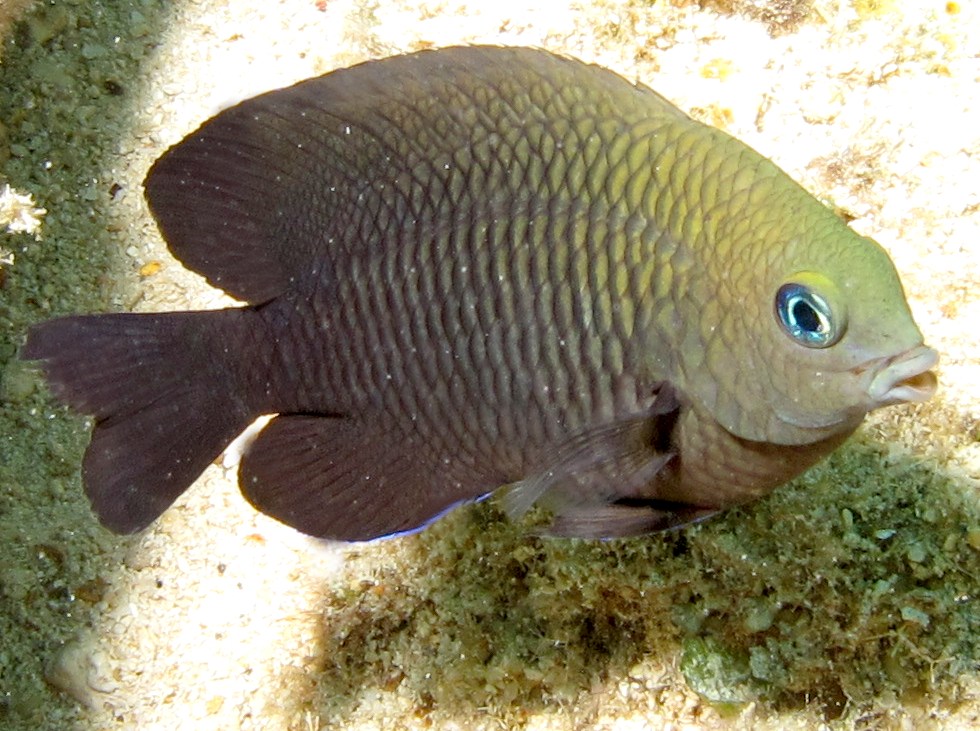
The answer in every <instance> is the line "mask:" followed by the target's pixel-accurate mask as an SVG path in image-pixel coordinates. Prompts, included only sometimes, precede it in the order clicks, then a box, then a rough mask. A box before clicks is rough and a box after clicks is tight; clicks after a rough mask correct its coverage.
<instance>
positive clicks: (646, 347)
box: [22, 47, 936, 540]
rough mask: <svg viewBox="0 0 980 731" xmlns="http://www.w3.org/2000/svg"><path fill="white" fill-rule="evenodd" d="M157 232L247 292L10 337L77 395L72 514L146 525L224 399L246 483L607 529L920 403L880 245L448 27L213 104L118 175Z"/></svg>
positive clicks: (660, 121) (380, 513)
mask: <svg viewBox="0 0 980 731" xmlns="http://www.w3.org/2000/svg"><path fill="white" fill-rule="evenodd" d="M145 188H146V195H147V200H148V202H149V205H150V208H151V211H152V212H153V214H154V216H155V218H156V220H157V222H158V224H159V226H160V229H161V231H162V233H163V235H164V237H165V239H166V240H167V242H168V245H169V247H170V249H171V251H172V252H173V253H174V255H175V256H176V257H177V258H178V259H180V260H181V261H182V262H183V263H184V264H185V265H187V266H188V267H189V268H190V269H193V270H194V271H197V272H199V273H201V274H202V275H204V276H205V277H206V278H207V280H208V281H209V282H210V283H212V284H213V285H215V286H217V287H220V288H222V289H224V290H225V291H227V292H229V293H230V294H232V295H234V296H235V297H237V298H239V299H240V300H242V301H244V302H245V303H247V304H246V306H243V307H240V308H231V309H227V310H221V311H213V312H193V313H161V314H147V315H140V314H115V315H92V316H75V317H68V318H62V319H58V320H53V321H50V322H47V323H43V324H41V325H38V326H35V327H34V328H33V329H32V330H31V332H30V335H29V338H28V341H27V343H26V345H25V347H24V350H23V353H22V357H25V358H28V359H36V360H40V361H42V367H43V368H44V369H45V371H46V374H47V377H48V380H49V382H50V384H51V386H52V389H53V391H54V393H55V394H56V395H57V396H59V397H60V398H62V399H63V400H65V401H66V402H67V403H69V404H70V405H72V406H73V407H74V408H76V409H77V410H79V411H81V412H83V413H89V414H92V415H94V417H95V429H94V432H93V438H92V443H91V444H90V446H89V448H88V451H87V453H86V457H85V461H84V464H83V477H84V482H85V486H86V490H87V492H88V495H89V497H90V499H91V501H92V503H93V507H94V509H95V511H96V513H97V514H98V515H99V516H100V518H101V519H102V521H103V522H104V523H105V524H106V525H107V526H109V527H110V528H112V529H114V530H117V531H123V532H129V531H134V530H138V529H141V528H143V527H145V526H146V525H148V524H149V523H150V522H152V521H153V520H154V519H155V518H156V517H157V516H158V515H159V514H160V513H161V512H162V511H163V510H165V509H166V507H167V506H169V505H170V504H171V503H172V502H173V500H175V499H176V497H177V496H179V495H180V493H181V492H182V491H183V490H184V489H186V487H187V486H188V485H189V484H190V483H191V482H192V481H193V480H194V479H195V478H196V477H197V476H198V474H200V472H201V471H202V470H203V469H204V468H205V467H206V466H207V464H209V463H210V462H211V461H212V460H213V459H214V458H215V457H216V456H217V455H218V454H220V452H221V451H222V450H223V449H224V447H225V446H226V445H227V443H228V442H229V441H230V440H232V439H233V438H234V437H235V436H236V435H237V434H239V433H240V432H241V431H242V430H243V429H244V428H245V427H246V426H247V425H248V424H249V423H250V422H251V421H252V420H254V419H255V418H256V417H257V416H259V415H262V414H276V415H277V416H275V418H273V419H272V421H271V422H270V423H269V424H268V425H267V426H266V427H265V428H264V429H263V430H262V431H261V432H260V433H259V435H258V437H257V438H256V439H255V441H254V442H253V443H252V444H251V445H250V447H249V449H248V451H247V452H246V454H245V455H244V457H243V460H242V463H241V466H240V470H239V482H240V486H241V489H242V491H243V493H244V494H245V496H246V497H247V499H248V500H249V501H250V502H252V503H253V504H254V505H255V506H256V507H257V508H258V509H260V510H262V511H264V512H266V513H269V514H270V515H273V516H274V517H276V518H278V519H279V520H282V521H283V522H285V523H287V524H289V525H291V526H294V527H296V528H298V529H299V530H302V531H304V532H307V533H310V534H312V535H317V536H324V537H330V538H336V539H342V540H367V539H372V538H377V537H381V536H389V535H397V534H400V533H404V532H410V531H413V530H417V529H419V528H421V527H423V526H425V525H426V524H428V523H429V522H431V521H432V520H433V519H435V518H436V517H438V516H439V515H441V514H443V513H444V512H446V511H447V510H449V509H450V508H452V507H453V506H455V505H458V504H459V503H462V502H466V501H471V500H476V499H480V498H482V497H484V496H486V495H488V494H490V493H492V492H494V491H495V490H497V489H498V488H500V487H501V486H507V487H506V490H507V492H506V495H505V498H504V500H505V505H507V506H508V509H509V510H510V511H511V512H513V513H520V512H521V511H523V510H526V509H527V508H528V507H530V506H531V505H533V504H535V503H539V502H540V503H542V504H545V505H547V506H549V507H550V508H551V509H552V510H553V512H554V514H555V521H554V524H553V525H552V531H553V532H555V533H558V534H562V535H573V536H583V537H610V536H625V535H636V534H642V533H647V532H650V531H653V530H658V529H662V528H665V527H669V526H672V525H677V524H680V523H684V522H688V521H690V520H695V519H698V518H700V517H702V516H704V515H707V514H710V513H712V512H714V511H717V510H719V509H722V508H725V507H728V506H731V505H735V504H739V503H744V502H746V501H748V500H751V499H754V498H756V497H759V496H760V495H763V494H765V493H766V492H768V491H770V490H771V489H773V488H774V487H776V486H778V485H779V484H782V483H783V482H785V481H787V480H789V479H790V478H792V477H793V476H795V475H797V474H799V473H800V472H802V471H803V470H805V469H806V468H808V467H809V466H810V465H812V464H813V463H815V462H816V461H818V460H819V459H821V458H822V457H823V456H825V455H827V454H828V453H829V452H830V451H832V450H833V449H834V448H836V447H837V446H838V445H839V444H840V443H841V442H842V441H843V440H844V439H846V437H847V436H848V435H849V434H850V433H851V432H853V430H854V429H855V428H856V427H857V426H858V424H859V423H860V422H861V420H862V419H863V417H864V416H865V414H866V413H867V412H868V411H870V410H871V409H874V408H877V407H879V406H884V405H888V404H890V403H898V402H902V401H915V400H922V399H925V398H927V397H928V396H929V395H930V394H931V393H932V391H933V389H934V386H935V380H934V377H933V376H932V374H931V373H930V372H929V369H930V368H931V367H932V365H933V364H934V363H935V360H936V355H935V353H934V351H932V350H931V349H929V348H927V347H925V346H924V345H923V343H922V336H921V334H920V332H919V330H918V328H917V327H916V325H915V323H914V322H913V320H912V317H911V314H910V313H909V310H908V306H907V304H906V301H905V297H904V294H903V292H902V288H901V284H900V283H899V280H898V276H897V274H896V272H895V269H894V267H893V265H892V263H891V261H890V260H889V258H888V256H887V254H885V252H884V251H883V250H882V249H881V248H880V247H879V246H878V245H877V244H876V243H874V242H873V241H871V240H869V239H866V238H862V237H860V236H858V235H857V234H856V233H854V232H853V231H851V230H850V229H849V228H848V227H847V226H846V225H845V224H844V223H843V222H842V221H841V220H840V219H839V218H838V217H837V216H835V215H834V214H833V213H832V212H831V211H830V210H828V209H827V208H826V207H825V206H823V205H822V204H821V203H820V202H818V201H817V200H816V199H814V198H813V197H812V196H811V195H809V194H808V193H806V192H805V191H804V190H803V189H802V188H801V187H800V186H798V185H797V184H796V183H794V182H793V181H792V180H790V179H789V178H788V177H787V176H786V175H785V174H784V173H783V172H782V171H780V170H779V169H778V168H777V167H776V166H775V165H774V164H773V163H772V162H770V161H769V160H767V159H766V158H764V157H762V156H761V155H759V154H758V153H756V152H755V151H753V150H751V149H750V148H748V147H747V146H745V145H744V144H742V143H740V142H738V141H737V140H735V139H733V138H732V137H730V136H729V135H727V134H725V133H723V132H721V131H719V130H716V129H713V128H711V127H707V126H705V125H702V124H700V123H698V122H696V121H693V120H691V119H690V118H689V117H687V116H686V115H685V114H683V113H682V112H681V111H680V110H678V109H677V108H676V107H674V106H673V105H671V104H670V103H669V102H667V101H666V100H665V99H663V98H662V97H661V96H659V95H658V94H656V93H655V92H653V91H652V90H650V89H649V88H647V87H645V86H642V85H634V84H631V83H629V82H627V81H625V80H624V79H622V78H621V77H619V76H617V75H615V74H614V73H612V72H610V71H606V70H603V69H600V68H598V67H595V66H590V65H586V64H584V63H581V62H579V61H576V60H573V59H568V58H562V57H558V56H555V55H552V54H549V53H547V52H544V51H537V50H531V49H521V48H491V47H469V48H448V49H442V50H437V51H424V52H420V53H417V54H410V55H406V56H400V57H394V58H390V59H385V60H381V61H373V62H368V63H365V64H362V65H359V66H356V67H352V68H350V69H344V70H340V71H336V72H332V73H329V74H326V75H325V76H322V77H319V78H316V79H311V80H308V81H305V82H301V83H300V84H297V85H296V86H293V87H290V88H287V89H282V90H278V91H273V92H270V93H268V94H264V95H261V96H259V97H255V98H253V99H250V100H246V101H244V102H242V103H241V104H239V105H237V106H235V107H232V108H230V109H228V110H225V111H223V112H221V113H220V114H218V115H217V116H216V117H214V118H213V119H211V120H209V121H207V122H206V123H205V124H204V125H203V126H202V127H201V128H200V129H198V130H197V131H196V132H194V133H192V134H191V135H189V136H188V137H187V138H186V139H185V140H184V141H182V142H181V143H179V144H178V145H176V146H175V147H173V148H171V149H170V150H169V151H168V152H166V153H165V154H164V155H163V156H162V157H161V158H160V159H159V160H158V161H157V162H156V163H155V164H154V166H153V168H152V169H151V170H150V172H149V174H148V176H147V180H146V183H145Z"/></svg>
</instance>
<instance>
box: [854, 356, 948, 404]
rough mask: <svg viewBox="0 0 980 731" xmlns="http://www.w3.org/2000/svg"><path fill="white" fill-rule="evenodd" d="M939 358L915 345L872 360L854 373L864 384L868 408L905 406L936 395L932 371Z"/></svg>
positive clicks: (934, 378)
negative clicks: (892, 405) (901, 404)
mask: <svg viewBox="0 0 980 731" xmlns="http://www.w3.org/2000/svg"><path fill="white" fill-rule="evenodd" d="M938 362H939V354H938V353H937V352H936V351H935V350H933V349H932V348H930V347H928V346H926V345H921V344H920V345H917V346H915V347H913V348H910V349H909V350H906V351H903V352H901V353H898V354H897V355H892V356H888V357H885V358H875V359H873V360H870V361H866V362H865V363H863V364H861V365H860V366H858V367H857V368H855V369H854V373H855V374H856V375H859V376H863V378H862V380H865V382H866V383H867V386H866V389H865V393H866V394H867V396H868V399H869V401H870V402H871V408H875V409H876V408H879V407H881V406H889V405H891V404H900V403H906V402H915V403H918V402H921V401H926V400H928V399H929V398H931V397H932V395H933V394H934V393H935V392H936V385H937V380H936V374H935V373H933V372H932V370H931V369H932V368H933V367H934V366H935V365H936V363H938Z"/></svg>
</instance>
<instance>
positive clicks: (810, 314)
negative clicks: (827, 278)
mask: <svg viewBox="0 0 980 731" xmlns="http://www.w3.org/2000/svg"><path fill="white" fill-rule="evenodd" d="M776 319H778V320H779V324H780V325H782V327H783V330H784V331H786V334H787V335H789V336H790V337H791V338H793V340H795V341H796V342H798V343H799V344H800V345H803V346H805V347H807V348H826V347H829V346H831V345H833V344H834V343H836V342H837V341H838V340H840V337H841V335H843V334H844V328H843V323H842V322H840V321H839V320H837V319H835V317H834V312H833V311H832V310H831V308H830V304H829V303H828V302H827V300H826V299H824V298H823V297H821V296H820V295H819V294H817V292H815V291H814V290H813V288H811V287H808V286H807V285H805V284H800V283H798V282H790V283H788V284H784V285H783V286H782V287H780V288H779V291H778V292H776Z"/></svg>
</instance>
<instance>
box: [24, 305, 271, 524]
mask: <svg viewBox="0 0 980 731" xmlns="http://www.w3.org/2000/svg"><path fill="white" fill-rule="evenodd" d="M246 314H248V310H236V309H231V310H221V311H215V312H181V313H166V314H156V315H142V314H114V315H89V316H78V317H65V318H61V319H57V320H51V321H49V322H45V323H42V324H40V325H36V326H35V327H33V328H31V331H30V333H29V335H28V338H27V343H26V344H25V345H24V348H23V349H22V351H21V356H20V357H21V358H23V359H25V360H39V361H41V367H42V368H43V369H44V372H45V374H46V376H47V379H48V383H49V384H50V387H51V390H52V392H53V393H54V394H55V396H57V397H58V398H59V399H60V400H62V401H64V402H65V403H67V404H68V405H70V406H71V407H73V408H74V409H75V410H77V411H79V412H81V413H84V414H91V415H92V416H94V417H95V430H94V431H93V433H92V441H91V443H90V444H89V446H88V450H87V451H86V452H85V459H84V462H83V465H82V475H83V481H84V483H85V492H86V494H87V495H88V497H89V500H90V501H91V503H92V508H93V509H94V511H95V512H96V514H97V515H98V516H99V519H100V520H101V521H102V523H103V524H104V525H105V526H106V527H108V528H109V529H111V530H113V531H116V532H118V533H132V532H134V531H137V530H140V529H142V528H145V527H146V526H147V525H149V524H150V523H152V522H153V521H154V520H155V519H156V518H157V517H158V516H159V515H160V514H161V513H162V512H163V511H164V510H166V509H167V508H168V507H169V506H170V505H171V503H173V501H174V500H176V499H177V498H178V497H179V496H180V494H181V493H182V492H184V490H186V489H187V487H189V486H190V484H191V483H192V482H193V481H194V480H195V479H196V478H197V477H198V475H200V474H201V472H203V471H204V469H205V468H206V467H207V466H208V465H209V464H210V463H211V462H212V461H213V460H214V459H215V458H216V457H217V456H218V455H219V454H221V451H222V450H223V449H224V448H225V446H227V444H228V443H229V442H230V441H231V440H232V439H234V438H235V436H236V435H238V434H239V433H240V432H241V431H242V430H243V429H244V428H245V427H246V426H248V424H249V422H250V421H251V420H252V418H254V417H253V415H251V414H250V413H249V412H248V409H247V408H246V407H245V406H244V399H243V398H242V394H241V393H238V392H237V391H238V388H237V384H238V383H239V382H240V379H239V378H238V377H237V375H236V373H235V371H234V369H233V363H234V361H232V360H230V359H229V358H228V357H227V356H224V355H223V352H227V350H226V346H227V345H229V344H234V343H235V342H236V335H235V333H236V332H238V331H240V328H239V327H237V326H236V325H237V324H238V323H239V322H240V320H241V318H242V317H243V316H244V315H246Z"/></svg>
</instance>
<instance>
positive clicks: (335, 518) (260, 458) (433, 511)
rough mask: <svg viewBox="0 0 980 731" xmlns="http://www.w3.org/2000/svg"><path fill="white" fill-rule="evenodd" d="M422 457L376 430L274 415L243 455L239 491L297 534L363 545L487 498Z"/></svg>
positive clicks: (348, 422)
mask: <svg viewBox="0 0 980 731" xmlns="http://www.w3.org/2000/svg"><path fill="white" fill-rule="evenodd" d="M425 454H426V451H425V450H424V449H422V448H420V445H418V444H415V443H414V442H412V441H411V440H410V439H409V438H407V437H406V436H405V435H403V434H400V433H396V432H393V431H389V430H387V429H385V428H384V427H383V425H373V424H366V423H364V422H362V421H359V420H355V419H351V418H346V417H340V416H326V415H306V414H289V415H281V416H277V417H276V418H274V419H273V420H272V421H271V422H269V424H268V425H267V426H266V427H265V428H264V429H263V430H262V431H261V432H260V433H259V435H258V436H257V437H256V439H255V441H254V442H253V443H252V444H251V445H250V447H249V448H248V450H247V451H246V453H245V455H244V457H243V458H242V462H241V466H240V468H239V478H238V479H239V486H240V487H241V490H242V493H243V494H244V495H245V497H246V499H247V500H248V501H249V502H250V503H251V504H252V505H253V506H255V507H256V508H257V509H258V510H260V511H262V512H263V513H266V514H267V515H270V516H272V517H273V518H276V519H277V520H279V521H281V522H283V523H285V524H287V525H289V526H291V527H293V528H296V529H297V530H300V531H302V532H304V533H307V534H309V535H313V536H317V537H321V538H330V539H334V540H341V541H368V540H373V539H375V538H382V537H389V536H395V535H401V534H405V533H411V532H415V531H417V530H420V529H422V528H424V527H425V526H427V525H428V524H430V523H431V522H433V521H434V520H436V519H437V518H439V517H441V516H442V515H443V514H445V513H446V512H448V511H449V510H450V509H451V508H453V507H455V506H456V505H458V504H459V503H462V502H466V501H469V500H475V499H477V498H479V497H481V496H482V495H483V494H485V493H486V492H489V489H484V488H483V487H482V486H481V485H478V484H476V482H477V481H475V480H474V484H471V485H462V484H459V483H457V482H455V481H454V480H452V479H450V477H449V476H448V474H447V471H446V469H445V465H442V464H439V465H437V464H430V462H433V461H434V460H427V459H426V458H425V456H424V455H425ZM440 468H442V469H440Z"/></svg>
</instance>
